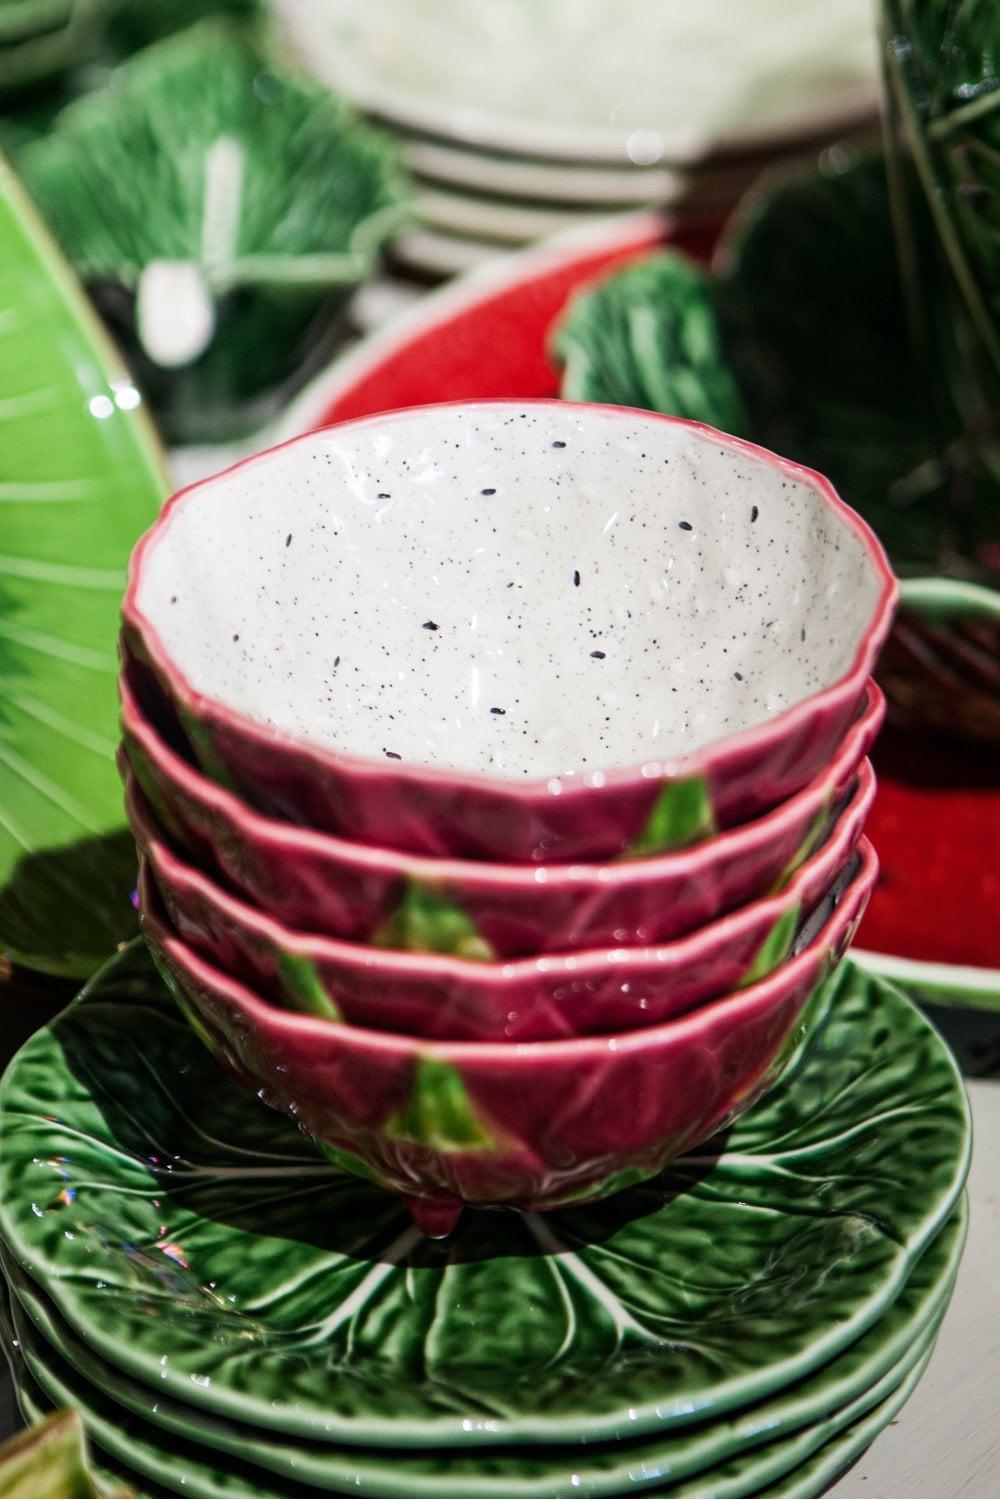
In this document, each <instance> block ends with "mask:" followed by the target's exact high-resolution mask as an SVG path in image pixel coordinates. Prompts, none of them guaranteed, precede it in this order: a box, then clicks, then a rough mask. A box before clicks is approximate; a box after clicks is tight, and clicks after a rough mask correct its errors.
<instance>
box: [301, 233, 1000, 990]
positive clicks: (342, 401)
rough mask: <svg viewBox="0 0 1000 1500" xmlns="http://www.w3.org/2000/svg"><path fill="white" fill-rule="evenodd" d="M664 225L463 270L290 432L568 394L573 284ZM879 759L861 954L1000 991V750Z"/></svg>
mask: <svg viewBox="0 0 1000 1500" xmlns="http://www.w3.org/2000/svg"><path fill="white" fill-rule="evenodd" d="M664 236H665V229H664V224H663V221H662V220H661V219H660V218H659V217H657V216H654V215H649V214H641V215H629V216H627V217H624V218H620V219H617V220H613V221H607V222H605V223H603V224H601V225H595V226H593V227H589V228H588V229H586V230H584V231H580V230H577V231H574V232H573V233H572V234H570V235H564V236H561V237H560V238H559V239H558V240H554V241H550V242H549V243H548V244H546V245H544V246H542V247H540V248H537V249H533V250H529V251H524V252H521V253H520V254H517V255H513V256H510V257H509V258H507V259H505V260H503V261H500V262H497V263H495V264H494V265H491V266H490V267H488V268H485V269H484V270H480V271H477V272H474V273H472V274H471V275H469V276H466V277H463V278H462V279H461V280H460V281H458V282H454V283H452V284H451V285H450V286H447V287H445V288H444V289H443V290H442V291H439V292H436V293H434V294H433V295H431V296H429V297H427V298H425V299H424V300H423V301H421V302H420V303H419V304H417V305H416V306H415V307H413V308H411V309H410V310H409V311H407V312H406V313H405V314H403V315H402V316H401V317H399V318H397V319H396V320H395V321H394V322H393V323H392V324H391V325H390V326H389V327H387V328H385V329H383V330H381V331H379V332H378V333H376V334H373V335H371V336H370V337H369V338H367V339H366V340H364V341H363V343H361V344H360V345H359V346H357V347H356V348H355V349H354V350H353V351H352V352H351V353H349V354H348V355H346V356H345V357H343V358H341V359H340V360H338V361H337V362H336V363H335V364H334V365H332V366H331V367H330V369H328V370H327V371H326V373H325V374H324V375H322V376H320V377H319V379H318V380H316V381H314V382H313V384H312V385H311V386H310V387H309V388H308V389H307V390H306V391H305V392H304V394H303V395H302V396H301V397H300V399H299V400H298V401H297V402H296V403H295V404H294V406H293V407H292V408H291V410H290V411H289V413H288V414H287V416H286V418H285V421H284V424H283V430H282V432H281V433H280V434H279V436H281V437H291V436H294V435H295V434H296V433H299V432H303V431H306V430H307V429H309V428H310V427H319V426H323V425H326V424H327V423H330V422H339V421H344V420H346V419H347V418H351V417H360V416H366V415H369V414H370V413H372V412H377V411H387V410H390V409H392V408H395V407H400V406H409V405H423V404H427V403H430V402H434V401H458V400H472V399H475V398H477V397H484V396H513V397H525V396H552V395H554V394H556V393H557V391H558V375H557V372H556V370H555V368H554V367H553V365H552V364H551V363H550V361H549V358H548V354H547V345H548V337H549V332H550V330H551V328H552V325H553V323H554V321H555V320H556V319H557V318H558V316H559V314H560V313H561V312H562V310H563V308H564V307H565V305H566V303H567V301H568V299H569V297H570V296H571V295H572V294H573V293H574V292H576V291H577V290H579V288H580V287H582V286H584V285H586V284H587V283H588V282H593V281H595V280H598V279H600V278H601V277H602V276H603V275H605V274H607V273H608V272H609V271H611V270H612V269H613V268H614V267H615V266H618V265H623V264H625V263H627V262H628V261H630V260H634V259H636V258H637V257H638V256H640V255H643V254H646V253H648V252H649V251H650V250H652V249H655V248H656V247H657V246H658V245H661V244H662V243H663V240H664ZM666 237H667V238H671V236H670V235H669V232H667V236H666ZM713 238H714V234H713V231H712V230H711V229H710V228H707V227H706V228H701V229H696V230H687V231H685V232H684V233H683V234H680V235H677V236H674V237H672V240H673V243H675V244H677V245H679V246H680V248H682V249H685V250H687V251H688V252H689V253H691V254H693V255H696V256H707V254H708V252H709V251H710V250H711V247H712V241H713ZM874 759H875V762H876V769H877V771H878V773H879V778H880V779H879V790H878V795H877V797H876V802H875V807H874V810H873V813H872V817H871V821H870V824H869V829H868V832H869V835H870V837H871V839H872V842H873V843H874V844H875V846H876V848H877V849H878V852H879V857H880V860H881V865H882V870H881V876H880V879H879V884H878V887H877V889H876V891H875V894H874V896H873V898H872V901H871V905H870V907H869V910H868V915H867V916H866V918H865V922H864V926H863V928H862V930H861V934H860V937H861V944H862V948H863V950H865V951H864V952H863V953H860V954H858V955H857V956H859V957H861V958H862V959H863V960H864V961H866V962H871V963H873V964H874V965H875V966H877V967H879V968H880V969H881V970H882V971H883V972H885V973H887V974H890V975H891V976H893V977H898V978H899V979H901V980H904V981H909V982H911V983H913V984H914V985H915V986H916V987H917V988H919V989H921V990H923V991H924V992H925V993H927V994H929V995H940V996H946V995H948V994H952V995H957V996H959V997H961V998H963V999H965V1000H968V1001H970V1002H975V1001H976V999H977V998H979V999H983V1000H986V999H987V998H989V997H991V996H996V997H997V998H1000V925H998V923H997V921H996V911H997V902H998V899H1000V860H998V858H997V829H998V828H1000V768H998V765H997V758H996V756H995V754H994V753H992V752H991V750H990V749H989V748H988V747H987V748H985V749H983V750H982V751H976V750H974V749H970V748H969V747H968V746H967V745H965V744H960V743H958V742H955V743H952V742H950V741H948V740H947V739H944V738H931V737H929V736H924V735H919V736H918V735H916V734H910V735H901V734H894V733H890V732H889V731H886V733H885V734H884V735H883V737H882V739H881V740H880V742H879V745H878V747H877V749H876V753H875V757H874Z"/></svg>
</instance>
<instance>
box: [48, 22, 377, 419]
mask: <svg viewBox="0 0 1000 1500" xmlns="http://www.w3.org/2000/svg"><path fill="white" fill-rule="evenodd" d="M18 166H19V169H20V170H21V172H22V173H23V175H24V179H25V182H26V184H27V185H28V187H29V189H30V191H31V192H32V194H33V195H34V197H35V199H36V201H37V202H38V204H39V207H40V208H41V210H42V212H43V213H44V215H45V216H46V218H47V219H48V221H49V223H50V224H51V225H52V229H53V231H54V233H55V235H56V237H57V238H58V240H59V242H60V244H61V245H62V246H63V248H64V250H65V251H66V254H67V256H68V257H69V259H70V261H71V262H72V264H73V266H74V267H75V269H76V270H77V272H78V274H79V275H80V277H81V279H82V280H83V281H84V282H85V283H86V285H87V288H88V290H89V292H90V294H91V296H92V297H93V299H94V301H95V303H96V305H97V306H98V308H99V310H100V312H101V314H102V316H103V317H104V319H105V321H106V322H107V323H108V326H109V327H110V328H111V329H112V331H113V332H114V334H115V336H116V337H117V338H118V339H119V340H120V342H121V344H122V348H123V350H124V352H125V354H126V356H127V357H128V359H129V362H130V365H131V367H132V369H133V370H134V372H135V374H136V378H137V380H138V381H139V384H140V386H141V387H142V389H143V390H144V391H145V392H146V394H147V395H148V397H149V399H150V401H151V403H152V405H153V408H154V410H155V411H156V413H157V416H158V419H159V422H160V425H161V427H162V429H163V431H164V432H165V434H166V435H167V436H168V437H169V438H170V439H171V440H172V441H174V442H184V441H211V440H216V439H221V438H225V437H235V436H239V435H242V434H243V433H245V432H249V431H252V430H253V429H254V428H255V427H257V426H259V425H260V424H261V423H262V422H263V421H265V420H266V419H267V418H268V417H270V416H272V415H273V414H274V412H275V411H276V410H277V405H278V403H279V401H280V399H281V396H282V394H287V390H288V388H289V387H290V385H291V384H294V383H295V382H297V381H298V380H300V379H304V378H306V376H307V375H308V374H309V373H310V372H311V369H312V363H311V361H315V360H316V359H317V358H319V357H320V355H321V354H327V353H328V352H329V347H330V341H331V339H332V338H333V337H334V336H335V335H336V333H337V331H338V327H339V323H338V318H339V313H340V311H341V310H342V308H343V306H344V304H345V303H346V300H347V297H348V295H349V294H350V292H352V291H353V290H354V289H355V288H356V287H357V286H358V285H359V283H360V282H361V281H363V280H364V279H365V277H366V276H368V275H369V274H370V273H371V272H372V270H373V268H374V265H375V263H376V260H377V257H378V253H379V251H380V248H381V246H382V245H383V243H384V242H385V241H386V240H387V239H388V237H389V236H390V235H391V234H392V233H393V232H394V231H395V230H396V229H397V228H398V227H399V225H400V223H401V221H402V219H403V217H404V216H405V200H406V190H405V187H404V185H403V179H402V176H401V172H400V169H399V166H398V161H397V153H396V151H395V148H394V146H393V144H392V142H391V141H389V140H388V139H387V138H385V137H383V136H382V135H381V134H379V133H378V132H376V131H375V130H374V129H372V128H371V127H370V126H368V125H365V124H362V123H360V122H359V121H356V120H355V119H354V118H353V116H352V115H350V114H349V113H348V111H347V110H346V109H345V107H344V106H343V105H342V104H341V103H340V101H339V100H337V99H335V98H334V97H333V96H332V95H330V94H329V93H327V92H326V91H325V90H324V89H321V88H319V87H317V86H316V85H314V84H313V83H311V82H310V81H309V80H308V79H300V78H299V77H298V76H296V75H295V74H293V73H290V72H287V71H286V70H285V69H284V68H282V67H281V66H279V64H278V63H277V62H275V61H274V60H273V59H272V58H271V57H270V55H269V54H268V53H267V51H266V50H265V49H263V48H262V47H261V45H260V44H259V43H258V42H257V40H256V39H255V38H254V36H253V33H252V32H251V31H248V30H246V29H243V28H241V27H239V26H237V25H235V24H230V23H227V22H226V21H225V20H223V19H211V18H210V19H207V20H205V21H202V22H201V23H199V24H198V25H196V26H193V27H189V28H188V29H187V30H185V31H182V32H179V33H178V34H177V35H176V36H170V37H167V38H166V40H164V41H160V42H157V43H154V45H153V46H151V47H147V48H145V49H144V50H143V51H141V52H138V53H136V54H135V55H134V57H131V58H129V59H127V60H126V61H125V62H124V63H123V64H122V65H121V66H120V67H119V68H117V69H116V70H115V71H114V72H113V74H112V76H111V78H110V81H109V82H108V83H107V84H106V85H105V86H104V87H102V88H100V89H96V90H94V91H93V92H92V93H89V94H85V95H83V96H82V97H81V98H79V99H76V100H74V101H73V102H72V103H71V104H69V105H68V106H67V107H66V109H65V110H63V111H62V112H61V113H60V114H59V115H58V116H57V118H56V120H55V122H54V125H53V128H52V129H51V130H50V131H49V133H48V134H47V135H46V136H45V137H44V138H42V139H40V140H37V141H34V142H32V143H31V144H30V145H28V146H26V147H25V148H24V150H22V151H21V152H20V154H19V157H18Z"/></svg>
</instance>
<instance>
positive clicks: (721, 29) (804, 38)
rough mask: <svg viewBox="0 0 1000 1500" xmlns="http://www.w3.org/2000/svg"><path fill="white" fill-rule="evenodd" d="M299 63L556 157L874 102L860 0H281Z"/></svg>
mask: <svg viewBox="0 0 1000 1500" xmlns="http://www.w3.org/2000/svg"><path fill="white" fill-rule="evenodd" d="M276 12H277V14H278V15H279V17H280V19H281V20H282V22H283V23H284V25H285V27H286V29H287V31H288V33H289V36H290V39H291V41H292V43H293V44H294V45H295V47H296V49H297V51H298V53H299V55H300V56H301V58H302V61H303V62H304V64H305V65H306V66H308V67H310V68H312V69H313V70H314V71H315V72H316V73H317V74H318V75H319V76H320V77H322V78H323V79H324V80H325V81H327V82H328V83H330V84H332V85H333V86H334V87H335V88H336V89H337V90H338V91H340V92H342V93H344V94H345V95H346V96H347V97H348V98H350V99H352V100H353V101H354V102H355V103H356V104H358V105H360V106H361V107H362V108H363V109H365V110H368V111H370V112H371V113H373V114H376V115H379V116H381V117H382V118H385V119H387V120H390V121H391V122H392V123H393V124H395V125H396V126H398V127H402V128H403V129H404V130H412V131H416V132H418V133H420V134H425V135H431V136H437V137H441V138H443V139H446V140H457V141H459V142H461V143H463V144H467V145H470V144H474V145H477V146H486V147H487V148H490V149H493V150H498V151H503V152H507V153H510V154H515V155H516V154H520V153H524V154H530V155H537V156H541V157H548V158H552V159H556V160H564V161H584V162H587V161H590V162H595V161H596V162H615V163H622V164H624V165H630V164H631V165H635V166H648V165H649V164H651V163H654V162H661V161H663V162H685V163H691V162H693V161H698V160H700V159H701V158H702V157H704V156H706V155H710V154H712V153H714V152H718V153H725V152H733V151H745V150H754V149H761V148H763V147H765V146H770V147H772V148H773V147H775V146H779V147H780V146H781V145H783V144H786V143H787V142H788V140H789V138H793V139H794V138H795V137H801V136H803V135H805V136H807V137H808V136H809V135H811V134H814V133H815V132H817V131H818V130H823V129H826V130H827V131H830V132H831V133H833V134H835V133H836V132H837V130H838V129H841V128H843V126H844V124H845V123H850V122H851V121H853V120H855V119H856V118H857V117H858V116H859V115H861V116H868V117H873V116H874V114H875V113H876V109H877V93H878V91H877V87H876V72H877V68H876V48H875V37H874V28H873V20H872V13H871V7H870V5H869V4H868V0H834V3H833V4H826V5H820V4H816V3H812V4H808V5H805V6H802V7H801V8H800V10H799V12H798V13H797V15H796V17H795V21H796V24H790V17H789V15H788V12H787V9H786V8H784V7H783V6H782V5H781V4H780V0H742V3H734V4H732V5H729V6H727V5H719V4H716V5H713V6H712V7H711V8H710V9H708V10H706V8H705V7H704V5H702V4H700V3H699V0H690V3H687V4H683V3H682V4H676V3H675V4H672V5H670V6H668V7H666V8H664V7H663V6H662V5H661V4H659V3H658V0H620V3H618V4H612V3H610V0H555V3H554V4H548V5H545V6H543V7H540V8H538V7H533V6H524V5H519V4H511V3H510V0H500V3H497V0H491V3H487V4H479V5H477V6H475V7H473V8H471V9H470V8H469V7H468V6H467V5H464V4H462V3H461V0H425V3H424V4H423V5H421V6H420V8H419V9H417V10H414V9H412V8H411V7H409V6H407V5H406V4H405V3H404V4H401V3H400V0H375V3H370V4H369V5H368V6H367V7H366V8H365V9H364V10H363V11H360V12H359V11H358V10H357V9H356V8H355V7H352V5H351V4H350V0H328V3H327V4H326V5H325V6H323V7H322V9H317V7H316V6H315V4H314V3H313V0H278V3H277V5H276Z"/></svg>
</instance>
